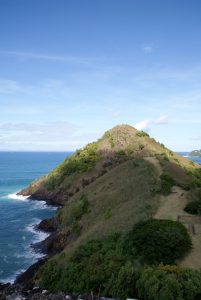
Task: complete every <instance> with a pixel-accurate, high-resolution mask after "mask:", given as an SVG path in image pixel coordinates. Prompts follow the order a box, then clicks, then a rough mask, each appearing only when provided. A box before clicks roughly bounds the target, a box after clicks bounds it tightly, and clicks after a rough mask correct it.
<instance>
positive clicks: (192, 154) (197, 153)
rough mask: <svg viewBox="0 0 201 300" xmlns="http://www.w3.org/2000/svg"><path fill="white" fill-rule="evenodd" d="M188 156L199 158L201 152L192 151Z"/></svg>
mask: <svg viewBox="0 0 201 300" xmlns="http://www.w3.org/2000/svg"><path fill="white" fill-rule="evenodd" d="M189 155H190V156H201V150H193V151H191V152H190V154H189Z"/></svg>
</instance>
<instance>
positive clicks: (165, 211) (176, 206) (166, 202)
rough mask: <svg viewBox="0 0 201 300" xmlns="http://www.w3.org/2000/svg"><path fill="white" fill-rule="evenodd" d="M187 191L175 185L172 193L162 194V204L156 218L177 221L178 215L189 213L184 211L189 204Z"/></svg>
mask: <svg viewBox="0 0 201 300" xmlns="http://www.w3.org/2000/svg"><path fill="white" fill-rule="evenodd" d="M187 193H188V192H187V191H184V190H183V189H182V188H180V187H179V186H174V187H173V188H172V193H171V194H170V195H168V196H161V198H160V201H161V204H160V207H159V209H158V211H157V212H156V214H155V216H154V218H156V219H170V220H174V221H176V220H177V217H178V215H188V214H187V213H186V212H184V207H185V206H186V204H187Z"/></svg>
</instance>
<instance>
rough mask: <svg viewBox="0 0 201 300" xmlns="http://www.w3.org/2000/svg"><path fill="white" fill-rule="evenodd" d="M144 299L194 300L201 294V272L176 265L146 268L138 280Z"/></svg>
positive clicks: (139, 290) (140, 296)
mask: <svg viewBox="0 0 201 300" xmlns="http://www.w3.org/2000/svg"><path fill="white" fill-rule="evenodd" d="M137 289H138V296H139V298H140V299H143V300H156V299H157V300H194V299H195V296H197V295H201V272H200V271H197V270H192V269H180V268H178V267H176V266H163V265H160V266H159V267H148V268H145V269H144V270H143V271H142V272H141V275H140V279H139V280H138V281H137Z"/></svg>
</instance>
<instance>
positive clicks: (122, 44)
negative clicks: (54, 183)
mask: <svg viewBox="0 0 201 300" xmlns="http://www.w3.org/2000/svg"><path fill="white" fill-rule="evenodd" d="M200 15H201V1H199V0H194V1H189V0H188V1H187V0H179V1H178V0H169V1H165V0H158V1H156V0H101V1H98V0H84V1H83V0H54V1H53V0H43V1H41V0H40V1H39V0H29V1H27V0H15V1H12V0H1V1H0V150H56V151H62V150H74V149H77V148H80V147H82V146H84V145H85V144H86V143H88V142H90V141H93V140H94V139H96V138H98V137H99V136H100V135H102V133H103V132H104V131H105V130H107V129H109V128H111V127H113V126H115V125H117V124H122V123H127V124H130V125H133V126H136V127H137V128H139V129H143V130H145V131H148V132H149V133H150V135H152V136H153V137H154V138H156V139H157V140H159V141H160V142H162V143H164V144H165V145H166V146H168V147H169V148H171V149H172V150H175V151H182V150H184V151H185V150H186V151H188V150H192V149H197V148H199V149H200V148H201V130H200V129H201V17H200Z"/></svg>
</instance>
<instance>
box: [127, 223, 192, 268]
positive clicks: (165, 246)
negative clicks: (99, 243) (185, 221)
mask: <svg viewBox="0 0 201 300" xmlns="http://www.w3.org/2000/svg"><path fill="white" fill-rule="evenodd" d="M126 243H127V244H129V249H131V251H133V252H132V254H133V255H135V254H136V255H137V256H138V257H141V258H142V260H143V261H145V262H147V263H149V264H157V263H160V262H163V263H174V262H175V260H176V259H178V258H181V257H183V256H184V255H185V254H186V253H187V252H188V251H189V250H190V249H191V239H190V237H189V235H188V232H187V230H186V228H185V227H184V226H183V225H182V224H181V223H179V222H176V221H170V220H154V219H153V220H148V221H145V222H141V223H138V224H137V225H136V226H135V227H134V229H133V230H132V231H131V232H130V233H129V234H128V236H127V237H126Z"/></svg>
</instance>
